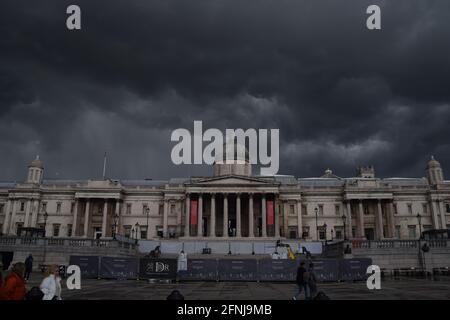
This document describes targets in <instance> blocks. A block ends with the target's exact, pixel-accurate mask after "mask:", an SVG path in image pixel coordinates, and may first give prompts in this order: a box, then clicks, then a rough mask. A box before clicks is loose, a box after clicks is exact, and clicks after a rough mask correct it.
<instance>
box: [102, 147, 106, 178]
mask: <svg viewBox="0 0 450 320" xmlns="http://www.w3.org/2000/svg"><path fill="white" fill-rule="evenodd" d="M105 177H106V152H105V155H104V157H103V180H105Z"/></svg>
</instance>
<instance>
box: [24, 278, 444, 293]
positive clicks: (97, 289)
mask: <svg viewBox="0 0 450 320" xmlns="http://www.w3.org/2000/svg"><path fill="white" fill-rule="evenodd" d="M42 278H43V276H42V275H41V274H39V273H34V274H33V275H32V277H31V279H30V281H29V282H28V283H27V287H28V289H30V288H31V287H32V286H36V285H39V283H40V281H41V280H42ZM65 283H66V282H65V280H63V281H62V284H63V292H62V296H63V299H65V300H79V299H82V300H97V299H113V300H122V299H125V300H128V299H131V300H135V299H138V300H161V299H162V300H164V299H165V298H166V297H167V295H169V293H170V292H171V291H172V290H174V289H177V290H179V291H180V292H181V293H182V294H183V295H184V297H185V299H187V300H289V299H291V298H292V295H293V293H294V290H295V289H296V285H295V284H293V283H269V282H182V283H167V284H162V283H149V282H148V281H145V280H94V279H89V280H82V283H81V290H68V289H67V287H66V284H65ZM318 289H319V290H320V291H324V292H325V293H326V294H327V295H328V296H329V297H330V298H331V299H333V300H337V299H339V300H354V299H363V300H379V299H388V300H392V299H401V300H429V299H432V300H437V299H446V300H447V299H450V278H446V277H441V278H440V280H438V281H435V280H430V279H428V280H426V279H415V278H401V279H398V280H394V279H384V280H382V283H381V290H368V289H367V287H366V284H365V282H353V283H350V282H340V283H319V284H318Z"/></svg>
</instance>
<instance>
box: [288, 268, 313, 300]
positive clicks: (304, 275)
mask: <svg viewBox="0 0 450 320" xmlns="http://www.w3.org/2000/svg"><path fill="white" fill-rule="evenodd" d="M308 274H309V272H308V271H306V268H305V263H304V262H301V263H300V266H299V267H298V269H297V278H296V282H297V288H296V291H295V294H294V296H293V297H292V299H293V300H297V297H298V296H299V295H300V293H302V290H303V291H304V292H305V299H306V300H307V299H309V286H308V278H309V276H308Z"/></svg>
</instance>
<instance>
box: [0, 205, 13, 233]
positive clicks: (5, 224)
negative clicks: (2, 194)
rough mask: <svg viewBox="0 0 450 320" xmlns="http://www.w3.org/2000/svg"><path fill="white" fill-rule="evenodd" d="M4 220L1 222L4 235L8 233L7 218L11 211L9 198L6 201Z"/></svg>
mask: <svg viewBox="0 0 450 320" xmlns="http://www.w3.org/2000/svg"><path fill="white" fill-rule="evenodd" d="M5 210H6V211H5V221H4V222H3V229H2V233H3V234H4V235H7V234H8V230H9V228H8V227H9V218H10V213H11V212H10V211H11V200H9V199H8V202H7V203H6V208H5Z"/></svg>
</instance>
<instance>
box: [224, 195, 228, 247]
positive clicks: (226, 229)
mask: <svg viewBox="0 0 450 320" xmlns="http://www.w3.org/2000/svg"><path fill="white" fill-rule="evenodd" d="M223 236H224V237H225V238H227V237H228V195H227V194H226V193H225V194H224V195H223Z"/></svg>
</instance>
